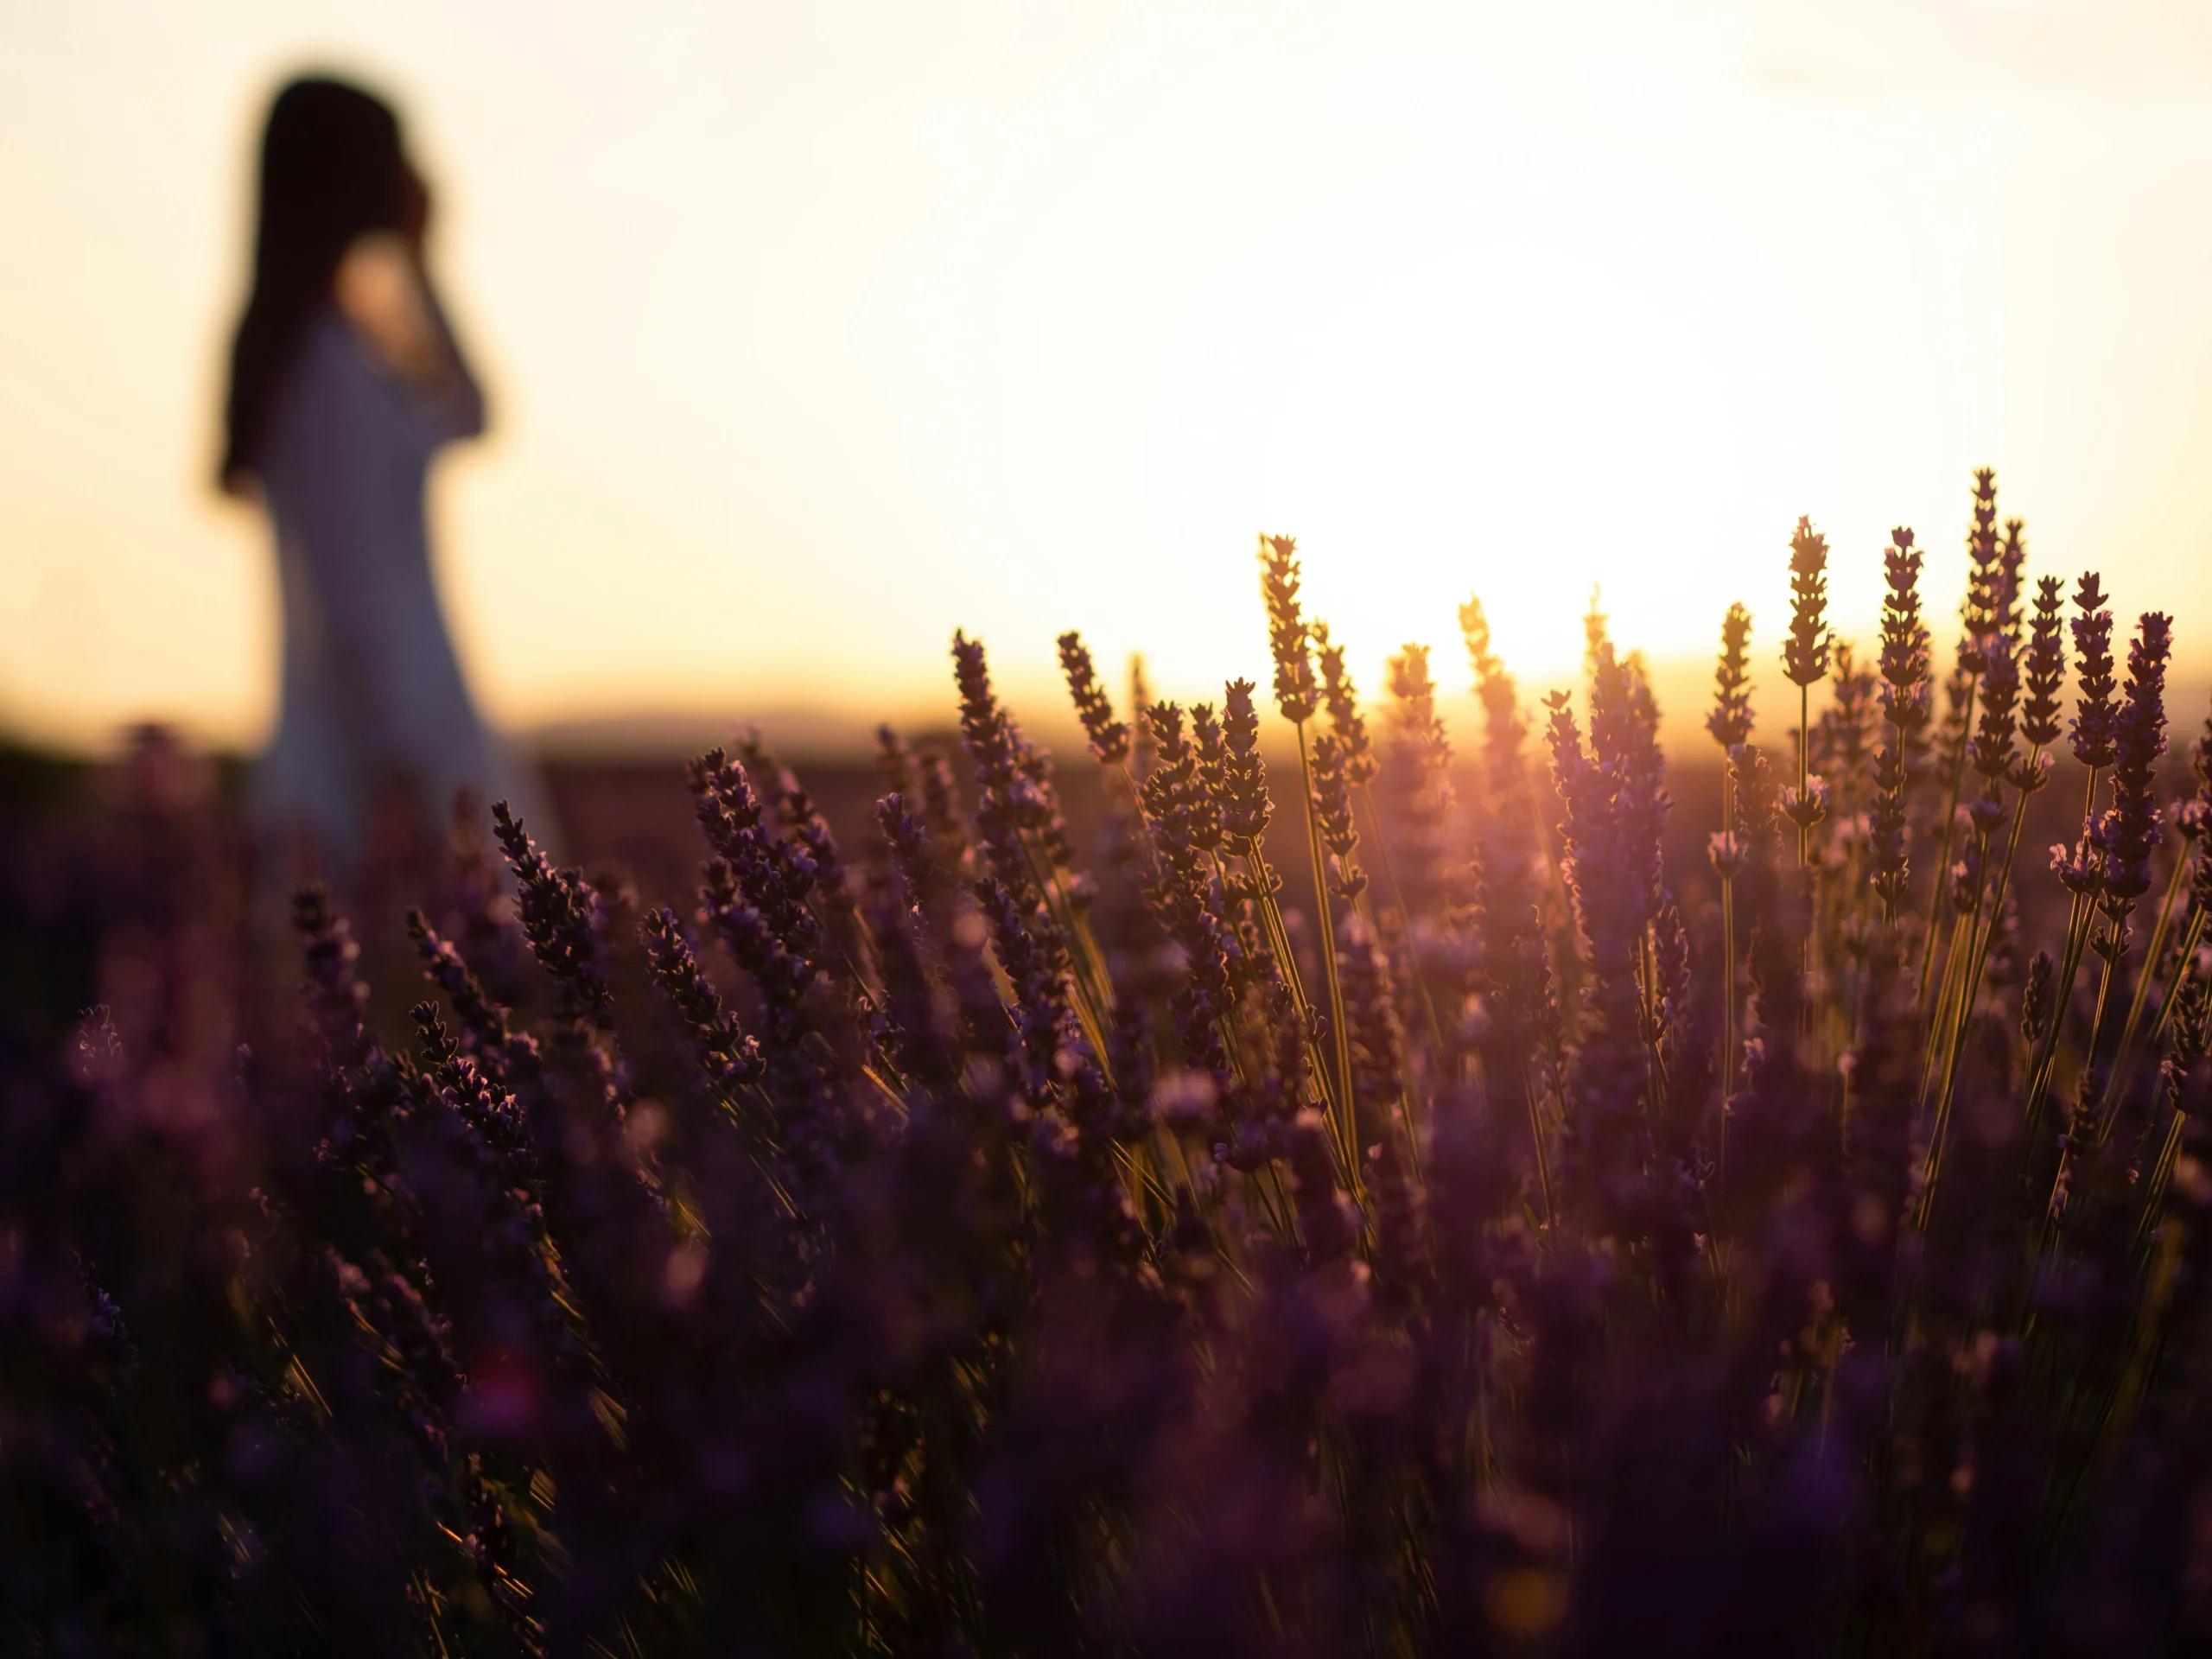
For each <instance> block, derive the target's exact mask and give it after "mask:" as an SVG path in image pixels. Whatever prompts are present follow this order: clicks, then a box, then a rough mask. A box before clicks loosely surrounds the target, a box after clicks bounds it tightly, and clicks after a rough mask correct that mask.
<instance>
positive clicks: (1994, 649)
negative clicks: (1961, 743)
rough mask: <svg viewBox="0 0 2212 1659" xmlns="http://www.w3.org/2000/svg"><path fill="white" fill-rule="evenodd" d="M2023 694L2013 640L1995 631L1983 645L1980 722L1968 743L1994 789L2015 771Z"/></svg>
mask: <svg viewBox="0 0 2212 1659" xmlns="http://www.w3.org/2000/svg"><path fill="white" fill-rule="evenodd" d="M2019 696H2020V664H2019V661H2018V658H2015V657H2014V656H2013V654H2012V642H2011V641H2010V640H2008V639H2006V638H2005V635H2004V634H2003V633H2002V632H1993V633H1991V634H1990V635H1989V636H1988V638H1987V639H1986V641H1985V642H1984V644H1983V646H1982V667H1981V709H1980V724H1979V726H1978V728H1977V729H1976V731H1975V732H1974V738H1973V741H1971V742H1970V743H1969V744H1968V746H1967V755H1968V758H1969V760H1971V761H1972V762H1973V765H1974V770H1975V771H1976V772H1980V774H1981V775H1982V777H1983V778H1984V779H1986V780H1987V786H1988V787H1989V788H1991V789H1995V788H1996V787H1997V785H1999V783H2001V782H2003V781H2004V780H2005V779H2006V778H2008V777H2010V776H2011V775H2012V769H2013V762H2014V760H2015V759H2016V753H2015V750H2014V747H2013V738H2014V734H2016V733H2017V731H2018V725H2019Z"/></svg>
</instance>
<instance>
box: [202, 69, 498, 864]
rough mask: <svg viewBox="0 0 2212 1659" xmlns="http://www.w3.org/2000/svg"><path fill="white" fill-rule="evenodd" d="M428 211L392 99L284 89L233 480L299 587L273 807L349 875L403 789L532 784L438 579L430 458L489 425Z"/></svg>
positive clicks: (294, 837) (311, 85) (231, 402)
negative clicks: (482, 695) (429, 527)
mask: <svg viewBox="0 0 2212 1659" xmlns="http://www.w3.org/2000/svg"><path fill="white" fill-rule="evenodd" d="M428 224H429V190H428V189H427V188H426V187H425V186H424V184H423V180H422V178H421V176H420V175H418V174H417V173H416V171H415V169H414V168H413V166H412V165H410V162H409V161H408V158H407V154H406V150H405V149H404V145H403V143H402V142H401V137H400V130H399V123H398V120H397V118H396V117H395V116H394V115H393V113H392V111H391V108H390V107H389V106H388V105H385V103H384V102H383V101H382V100H381V99H377V98H375V97H373V96H372V95H371V94H370V93H368V92H363V91H361V90H360V89H359V88H358V87H355V86H348V85H346V83H344V82H342V81H338V80H331V79H300V80H295V81H293V82H292V83H291V84H290V85H289V86H286V87H285V88H284V89H283V91H282V92H279V93H278V94H277V100H276V103H275V105H273V106H272V107H271V108H270V112H269V124H268V126H267V128H266V130H265V131H264V136H263V138H262V149H261V204H260V219H259V226H258V229H257V235H256V237H255V241H254V257H253V289H252V292H251V295H250V296H249V297H248V299H247V301H246V306H245V315H244V316H243V317H242V318H241V319H240V321H239V323H238V336H237V341H236V344H235V346H234V347H233V350H232V359H231V383H230V395H229V398H228V402H227V405H226V410H225V416H226V428H227V432H226V447H225V449H224V454H223V463H222V475H221V476H222V484H223V486H224V488H226V490H228V491H230V492H232V493H234V494H239V495H249V494H251V493H258V495H259V497H260V499H261V500H262V502H263V504H264V506H265V507H266V508H267V510H268V513H269V517H270V524H271V526H272V528H273V530H274V531H275V537H276V543H277V567H278V570H279V573H280V585H281V588H282V590H283V619H284V669H283V710H282V713H281V715H280V716H279V718H278V721H277V733H276V736H275V737H274V738H273V739H272V740H271V741H270V746H269V749H268V752H267V753H265V754H264V756H263V758H262V762H261V768H260V772H259V775H258V778H257V783H256V789H255V794H256V801H257V810H258V813H259V816H260V817H261V820H262V823H263V825H264V829H265V830H266V831H267V832H269V833H270V834H271V835H272V836H274V837H276V838H277V840H278V841H279V842H280V843H283V845H284V849H285V850H286V851H287V852H290V851H293V850H295V849H297V847H298V845H299V843H300V842H302V841H307V842H312V844H313V848H314V851H315V855H317V856H319V859H320V861H321V866H322V868H323V871H324V873H325V874H330V875H334V876H337V877H340V878H341V879H342V878H344V877H346V876H348V875H350V874H352V873H353V871H354V869H355V868H356V867H357V866H358V864H359V859H360V856H361V853H362V850H363V846H364V840H365V836H366V834H367V828H368V824H369V823H370V819H371V814H372V809H375V808H378V807H380V806H382V805H384V804H386V803H388V802H389V801H390V800H391V798H393V796H394V793H395V791H397V792H399V793H400V794H401V795H403V796H405V795H411V796H412V798H413V802H412V804H413V805H414V806H415V807H416V809H417V810H425V811H428V812H430V813H434V814H435V815H437V816H438V817H441V818H442V817H443V815H444V814H445V813H447V812H448V811H449V810H451V808H452V805H453V803H454V798H455V796H456V793H457V791H461V790H464V789H466V790H471V791H476V792H477V793H478V794H479V796H480V798H481V797H486V796H488V797H498V796H502V795H508V796H511V795H512V794H513V793H514V789H515V785H516V784H517V782H518V781H519V780H518V779H517V778H516V776H515V775H514V773H513V772H512V769H511V768H510V766H509V765H508V764H507V762H506V761H505V759H504V757H503V756H502V755H501V753H500V752H499V747H498V745H497V743H496V742H495V741H494V740H493V737H492V735H491V734H489V733H488V732H487V731H486V729H485V727H484V724H483V722H482V721H480V719H479V718H478V716H477V713H476V709H475V705H474V702H473V701H472V700H471V699H470V697H469V695H468V688H467V683H466V682H465V681H464V680H463V678H462V676H461V665H460V663H459V662H458V660H457V659H456V658H455V657H454V649H453V643H452V641H451V640H450V639H448V637H447V633H446V627H445V620H444V618H443V616H442V614H441V613H440V611H439V607H438V599H437V591H436V588H435V584H434V583H433V581H432V578H431V571H430V552H429V536H428V533H427V531H426V528H425V524H424V516H423V482H424V478H425V474H427V473H428V471H429V464H430V460H431V457H432V456H434V455H435V454H436V453H437V451H438V450H439V449H440V448H442V447H443V446H444V445H445V444H447V443H448V442H451V441H453V440H454V439H456V438H465V437H474V436H475V435H477V434H479V433H480V432H481V431H482V430H483V429H484V399H483V394H482V393H481V391H479V389H478V387H477V385H476V382H475V380H474V378H472V377H471V376H470V374H469V372H468V368H467V364H466V362H465V361H464V360H463V359H462V357H461V352H460V350H459V348H458V347H457V346H456V345H455V343H454V336H453V331H452V329H451V328H450V327H448V324H447V322H446V320H445V315H444V314H443V312H442V310H441V309H440V308H439V306H438V302H437V299H436V296H435V293H434V292H433V291H432V289H431V286H430V283H429V280H428V278H427V277H426V276H425V273H424V270H423V233H424V231H425V229H426V228H427V226H428ZM518 804H519V803H518Z"/></svg>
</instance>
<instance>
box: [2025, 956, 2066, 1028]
mask: <svg viewBox="0 0 2212 1659" xmlns="http://www.w3.org/2000/svg"><path fill="white" fill-rule="evenodd" d="M2057 971H2058V964H2057V963H2055V962H2053V961H2052V960H2051V957H2050V951H2048V950H2038V951H2037V952H2036V954H2035V960H2034V961H2033V962H2031V963H2029V964H2028V982H2027V987H2026V988H2025V989H2024V990H2023V991H2022V992H2021V994H2020V1034H2021V1035H2022V1036H2023V1037H2024V1038H2026V1039H2027V1040H2028V1042H2029V1043H2030V1044H2031V1046H2032V1045H2034V1044H2036V1043H2039V1042H2041V1041H2042V1040H2043V1034H2044V1033H2045V1032H2046V1031H2049V1030H2050V1021H2051V1014H2052V1010H2053V1007H2054V1006H2055V1004H2056V1000H2057V993H2056V991H2055V990H2054V989H2053V988H2052V983H2051V982H2052V980H2053V978H2054V976H2056V973H2057Z"/></svg>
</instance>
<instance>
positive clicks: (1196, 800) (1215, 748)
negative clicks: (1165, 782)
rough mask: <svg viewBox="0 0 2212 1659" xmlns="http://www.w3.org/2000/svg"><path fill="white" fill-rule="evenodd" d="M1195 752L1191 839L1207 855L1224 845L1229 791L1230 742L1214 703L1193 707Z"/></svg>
mask: <svg viewBox="0 0 2212 1659" xmlns="http://www.w3.org/2000/svg"><path fill="white" fill-rule="evenodd" d="M1191 753H1192V760H1194V761H1195V762H1196V766H1197V776H1196V780H1195V786H1194V787H1193V788H1192V791H1191V839H1192V842H1194V843H1196V845H1197V846H1198V849H1200V850H1201V851H1203V852H1208V853H1211V852H1213V851H1216V850H1217V849H1219V847H1220V846H1221V838H1222V835H1223V832H1224V823H1223V807H1224V798H1225V796H1226V793H1227V790H1228V780H1229V749H1228V740H1227V738H1226V736H1225V735H1224V732H1223V730H1222V725H1221V722H1220V721H1218V720H1217V719H1216V718H1215V717H1214V712H1213V707H1212V705H1211V703H1204V702H1199V703H1193V704H1192V706H1191Z"/></svg>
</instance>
